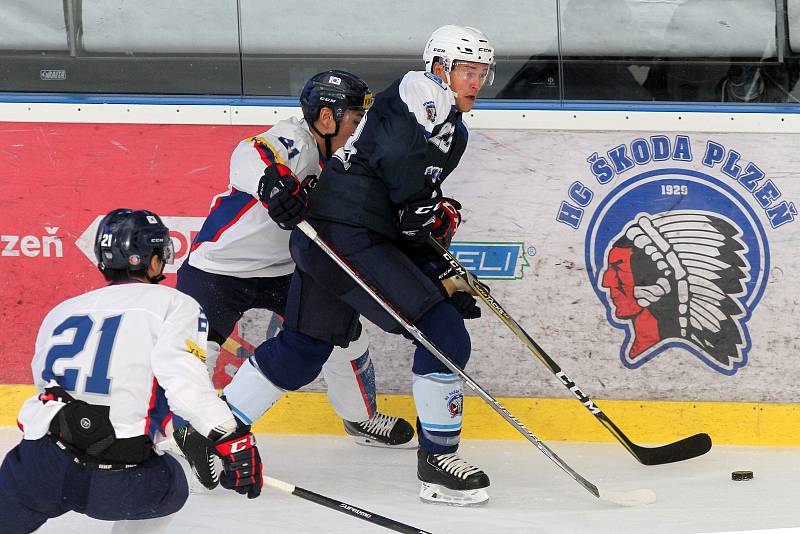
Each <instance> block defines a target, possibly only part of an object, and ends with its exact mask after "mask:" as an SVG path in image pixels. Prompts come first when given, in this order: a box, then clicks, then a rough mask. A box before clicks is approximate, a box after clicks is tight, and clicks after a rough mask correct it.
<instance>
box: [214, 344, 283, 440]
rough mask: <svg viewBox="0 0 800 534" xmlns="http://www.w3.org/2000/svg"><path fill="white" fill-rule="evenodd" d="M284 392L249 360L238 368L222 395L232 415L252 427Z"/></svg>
mask: <svg viewBox="0 0 800 534" xmlns="http://www.w3.org/2000/svg"><path fill="white" fill-rule="evenodd" d="M283 393H284V390H282V389H281V388H279V387H278V386H276V385H275V384H273V383H272V382H270V381H269V380H268V379H267V377H266V376H264V374H263V373H262V372H261V370H260V369H258V366H257V365H256V364H255V363H254V362H253V359H252V358H250V359H248V360H247V361H246V362H244V363H243V364H242V366H241V367H239V370H238V371H236V374H235V375H234V377H233V380H231V382H230V384H228V385H227V386H225V388H224V389H223V390H222V395H223V396H224V397H225V400H226V401H227V403H228V406H230V408H231V411H232V412H233V414H234V415H235V416H236V417H237V418H239V420H241V421H242V422H243V423H245V424H247V425H252V424H253V422H254V421H257V420H258V419H260V418H261V416H262V415H264V414H265V413H266V412H267V410H269V409H270V408H271V407H272V405H273V404H275V403H276V402H277V401H278V399H280V398H281V395H283Z"/></svg>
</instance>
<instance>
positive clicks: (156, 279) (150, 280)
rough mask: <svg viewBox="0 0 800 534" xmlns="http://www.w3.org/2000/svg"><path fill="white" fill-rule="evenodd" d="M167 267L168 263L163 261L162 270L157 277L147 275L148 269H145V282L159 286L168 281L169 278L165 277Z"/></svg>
mask: <svg viewBox="0 0 800 534" xmlns="http://www.w3.org/2000/svg"><path fill="white" fill-rule="evenodd" d="M166 266H167V263H166V262H165V261H164V260H161V269H159V271H158V274H157V275H155V276H150V275H149V274H147V269H145V271H144V278H145V280H147V283H148V284H158V283H159V282H162V281H164V280H166V279H167V277H166V276H164V268H165V267H166Z"/></svg>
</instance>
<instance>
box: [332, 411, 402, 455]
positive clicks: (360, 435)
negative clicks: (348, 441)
mask: <svg viewBox="0 0 800 534" xmlns="http://www.w3.org/2000/svg"><path fill="white" fill-rule="evenodd" d="M344 430H345V432H347V433H348V434H350V435H351V436H353V438H354V440H355V442H356V443H358V444H359V445H368V446H370V447H389V448H396V449H413V448H414V447H416V446H417V444H416V442H414V441H413V438H414V428H413V427H412V426H411V425H410V424H409V422H408V421H406V420H405V419H403V418H401V417H393V416H391V415H386V414H382V413H380V412H378V413H376V414H375V415H373V416H372V417H371V418H370V419H368V420H366V421H363V422H360V423H356V422H353V421H344Z"/></svg>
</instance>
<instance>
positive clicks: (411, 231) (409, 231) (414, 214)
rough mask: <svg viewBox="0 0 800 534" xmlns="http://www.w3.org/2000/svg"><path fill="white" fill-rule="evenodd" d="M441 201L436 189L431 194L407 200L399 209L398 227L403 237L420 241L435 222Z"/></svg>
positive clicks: (423, 239) (426, 237)
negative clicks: (418, 198)
mask: <svg viewBox="0 0 800 534" xmlns="http://www.w3.org/2000/svg"><path fill="white" fill-rule="evenodd" d="M440 202H441V193H440V192H439V191H438V190H436V191H434V192H433V193H432V196H430V197H427V198H423V199H420V200H414V201H409V202H406V203H405V204H403V207H402V208H401V209H400V219H399V221H398V225H397V227H398V229H399V230H400V235H401V237H402V238H403V239H406V240H408V241H413V242H415V243H422V242H423V241H425V240H426V239H428V236H429V235H430V233H431V231H432V230H433V227H434V225H435V224H436V209H437V208H438V207H439V203H440Z"/></svg>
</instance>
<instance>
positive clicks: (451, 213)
mask: <svg viewBox="0 0 800 534" xmlns="http://www.w3.org/2000/svg"><path fill="white" fill-rule="evenodd" d="M460 210H461V203H459V202H458V200H456V199H454V198H443V199H442V201H441V202H439V207H437V208H436V212H435V216H436V220H435V221H434V222H433V228H432V229H431V235H432V236H433V237H434V238H435V239H438V240H439V241H441V242H442V243H444V244H445V246H448V245H449V244H450V241H452V240H453V236H454V235H456V229H458V225H459V224H461V211H460Z"/></svg>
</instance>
